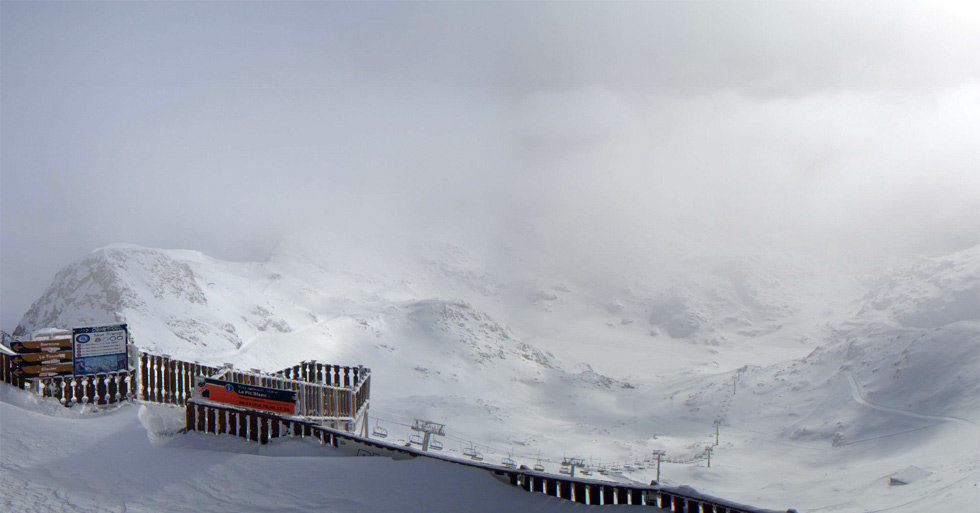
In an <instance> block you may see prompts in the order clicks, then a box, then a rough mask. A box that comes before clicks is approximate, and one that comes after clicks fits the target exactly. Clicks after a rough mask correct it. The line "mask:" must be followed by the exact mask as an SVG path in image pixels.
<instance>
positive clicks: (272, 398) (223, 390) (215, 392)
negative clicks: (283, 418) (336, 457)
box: [196, 378, 296, 415]
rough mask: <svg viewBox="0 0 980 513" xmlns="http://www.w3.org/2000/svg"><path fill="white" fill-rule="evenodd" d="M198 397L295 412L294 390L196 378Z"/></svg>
mask: <svg viewBox="0 0 980 513" xmlns="http://www.w3.org/2000/svg"><path fill="white" fill-rule="evenodd" d="M196 384H197V387H196V388H197V394H198V396H199V397H202V398H204V399H208V400H211V401H216V402H219V403H225V404H230V405H233V406H242V407H244V408H251V409H253V410H263V411H270V412H274V413H288V414H291V415H295V414H296V392H294V391H292V390H279V389H276V388H266V387H260V386H255V385H245V384H242V383H232V382H230V381H222V380H218V379H211V378H198V379H197V383H196Z"/></svg>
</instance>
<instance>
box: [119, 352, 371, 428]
mask: <svg viewBox="0 0 980 513" xmlns="http://www.w3.org/2000/svg"><path fill="white" fill-rule="evenodd" d="M138 369H139V373H140V398H141V399H142V400H143V401H147V402H156V403H162V404H175V405H178V406H184V405H186V404H187V401H189V400H190V399H191V398H192V397H193V391H194V378H195V377H196V376H204V377H212V376H214V377H219V378H220V379H222V380H224V381H230V382H232V383H242V384H247V385H256V386H261V387H268V388H276V389H279V390H291V391H294V392H296V396H297V399H298V401H299V405H298V412H297V414H298V415H299V416H302V417H306V418H307V419H309V420H312V421H317V422H326V423H329V424H330V425H331V426H332V427H335V428H341V429H344V430H348V431H349V430H353V429H354V428H355V425H357V424H360V425H361V427H362V429H363V428H366V423H365V422H364V419H365V418H366V416H367V408H368V406H369V404H370V396H371V371H370V369H367V368H364V367H341V366H337V365H325V364H321V363H317V362H303V363H301V364H299V365H295V366H293V367H289V368H286V369H283V370H280V371H277V372H274V373H263V372H260V371H258V370H254V369H253V370H250V371H244V370H239V369H235V368H233V367H230V366H225V367H211V366H207V365H201V364H199V363H197V362H185V361H181V360H176V359H173V358H171V357H170V356H168V355H154V354H150V353H147V352H145V351H141V352H140V354H139V364H138Z"/></svg>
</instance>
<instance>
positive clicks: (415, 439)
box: [408, 435, 422, 445]
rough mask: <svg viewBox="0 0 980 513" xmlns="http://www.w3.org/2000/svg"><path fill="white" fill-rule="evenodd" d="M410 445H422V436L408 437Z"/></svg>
mask: <svg viewBox="0 0 980 513" xmlns="http://www.w3.org/2000/svg"><path fill="white" fill-rule="evenodd" d="M408 443H410V444H415V445H422V435H412V436H410V437H408Z"/></svg>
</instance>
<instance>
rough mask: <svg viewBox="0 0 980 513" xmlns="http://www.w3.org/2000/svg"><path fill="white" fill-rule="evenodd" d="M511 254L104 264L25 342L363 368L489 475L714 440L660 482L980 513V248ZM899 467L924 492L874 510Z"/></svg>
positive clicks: (80, 279) (383, 250)
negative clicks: (472, 454) (813, 255)
mask: <svg viewBox="0 0 980 513" xmlns="http://www.w3.org/2000/svg"><path fill="white" fill-rule="evenodd" d="M515 247H521V246H519V245H516V244H511V245H509V246H508V245H499V246H494V245H491V244H488V243H486V242H474V241H472V240H470V239H468V238H466V237H455V238H453V237H450V238H449V239H448V241H447V240H440V239H434V240H431V241H406V242H405V243H403V244H402V245H400V246H392V245H385V246H382V245H380V243H377V242H372V241H369V240H365V239H363V238H361V239H357V240H352V239H338V238H332V239H326V240H323V239H311V238H289V239H285V240H284V241H283V242H282V244H280V246H279V247H278V248H277V250H276V251H275V252H274V253H273V254H272V256H271V257H270V258H269V260H268V261H266V262H261V263H234V262H223V261H219V260H215V259H212V258H209V257H207V256H206V255H203V254H201V253H199V252H194V251H182V250H179V251H178V250H156V249H148V248H139V247H133V246H116V247H110V248H105V249H102V250H98V251H96V252H94V253H92V254H91V255H88V256H87V257H85V258H82V259H80V260H79V261H77V262H76V263H74V264H72V265H70V266H69V267H67V268H66V269H64V270H63V271H61V272H60V273H59V274H58V276H57V277H56V278H55V281H54V283H53V284H52V286H51V287H50V288H49V290H48V291H47V292H46V293H45V294H44V295H43V296H42V297H41V298H40V299H39V300H38V301H37V302H36V303H35V304H34V305H33V306H32V308H31V310H30V311H29V312H28V313H27V315H25V317H24V319H23V320H22V322H21V324H20V326H19V327H18V331H19V332H20V333H26V332H30V331H31V330H34V329H37V328H41V327H47V326H52V325H54V326H72V325H82V324H91V323H100V322H111V321H112V320H113V319H114V318H115V316H116V315H117V313H118V314H120V315H123V316H125V318H126V320H127V322H128V323H129V324H130V325H131V327H132V332H133V334H134V336H135V339H136V342H137V344H139V345H140V346H141V347H143V348H146V349H148V350H151V351H154V352H160V353H166V354H170V355H173V356H175V357H178V358H184V359H190V360H200V361H202V362H205V363H214V364H219V363H223V362H233V363H235V364H236V365H238V366H243V367H257V368H263V369H278V368H282V367H284V366H286V365H290V364H292V363H294V362H296V361H297V360H308V359H317V360H320V361H325V362H337V363H343V364H354V365H356V364H363V365H365V366H368V367H371V368H372V369H373V370H374V376H375V379H374V381H373V391H372V398H373V401H372V418H375V419H378V422H381V423H382V424H381V425H384V426H386V427H388V428H389V429H390V430H391V432H392V434H393V436H394V437H396V438H397V437H402V438H404V439H407V436H408V434H409V432H408V430H407V429H406V428H405V427H404V426H403V424H407V423H409V422H410V421H411V419H413V418H417V417H424V418H430V419H432V420H436V421H440V422H445V423H446V424H447V425H448V430H449V432H450V435H451V437H450V438H449V439H448V440H447V441H448V442H449V443H447V444H446V445H447V450H449V451H450V452H455V453H459V452H461V450H462V449H463V448H465V447H468V446H469V444H470V443H475V444H477V445H478V446H479V447H481V450H482V451H484V452H485V453H486V455H487V460H488V461H495V460H499V459H500V458H502V457H504V456H507V455H509V454H510V455H513V456H514V458H515V459H518V460H519V461H522V462H527V463H534V462H535V461H536V459H537V458H539V457H540V458H541V459H542V460H544V461H545V462H546V464H547V465H549V466H552V467H553V466H554V462H555V461H557V460H559V459H560V458H561V457H562V456H563V455H569V454H575V455H578V456H583V457H585V458H586V459H587V460H588V459H591V460H592V461H593V463H594V464H599V462H600V461H602V462H605V464H609V463H612V462H620V463H622V462H627V463H628V462H633V461H634V460H639V459H643V458H645V457H649V455H650V451H651V450H653V449H656V448H664V449H667V450H668V453H669V454H671V455H673V456H676V457H678V458H685V457H690V456H694V455H697V454H699V453H700V452H701V451H702V450H703V448H704V447H705V445H706V444H707V443H709V442H711V441H713V431H712V429H713V428H712V424H713V422H714V421H715V420H719V421H720V422H721V426H722V427H721V428H720V430H721V432H722V433H723V436H722V444H721V445H720V446H719V447H717V448H715V455H714V456H713V460H712V468H711V469H710V470H709V469H704V468H698V467H693V466H685V465H668V466H666V467H665V469H664V479H665V480H666V481H667V482H669V483H675V484H689V485H692V486H694V487H696V488H701V489H703V490H704V491H706V492H709V493H714V494H717V495H720V496H725V497H729V498H731V499H733V500H740V501H743V502H747V503H753V504H757V505H760V506H768V507H786V506H793V507H798V508H800V511H806V510H807V509H808V508H814V509H817V508H821V507H827V506H828V505H829V504H830V503H829V502H828V499H827V497H828V496H829V495H828V494H829V493H830V491H831V490H836V489H839V488H841V487H844V488H845V489H846V490H848V491H847V492H846V493H845V495H847V498H848V499H847V501H844V502H840V501H838V502H840V504H839V505H838V506H834V507H833V508H832V509H830V510H831V511H864V510H865V509H869V508H871V507H872V505H874V506H875V507H879V505H880V504H883V503H887V504H889V505H901V504H902V503H903V501H905V502H908V501H911V500H912V499H913V498H915V497H916V496H917V495H919V496H925V495H930V494H934V493H940V492H939V491H938V490H946V492H944V493H953V495H952V497H953V498H952V499H950V500H952V501H953V502H954V503H956V504H963V505H966V506H972V505H973V504H975V502H974V501H975V500H976V497H975V494H973V495H971V494H970V493H969V492H970V487H972V486H973V485H974V484H975V483H976V482H977V481H978V479H977V472H978V469H977V464H976V462H977V460H978V448H977V447H976V444H973V445H970V443H967V446H966V448H965V450H964V447H963V446H962V443H961V440H964V439H966V440H974V441H975V440H976V439H977V436H976V434H977V421H978V416H980V414H978V397H980V385H978V376H980V362H978V353H980V327H978V321H980V306H978V304H977V301H978V299H977V298H978V297H980V290H978V287H980V276H978V269H980V256H978V255H980V254H978V248H973V249H970V250H967V251H963V252H960V253H956V254H953V255H948V256H946V257H942V258H932V259H927V258H922V259H916V260H913V261H909V262H903V263H901V264H899V265H895V266H894V267H893V268H890V269H882V270H879V271H878V272H875V273H873V274H871V275H867V276H849V275H846V274H842V273H840V272H838V271H835V270H833V269H831V268H828V267H826V266H824V265H823V264H821V263H819V262H816V261H813V260H811V259H807V258H803V257H799V256H797V255H792V254H770V255H763V254H756V253H750V252H729V253H724V254H719V253H717V252H710V251H706V250H700V251H699V250H691V251H690V253H689V254H687V255H686V256H684V257H683V258H678V259H676V260H674V261H671V262H664V263H662V264H660V265H658V266H656V267H653V268H648V267H646V266H644V265H639V264H636V263H635V262H634V263H633V264H631V265H632V267H623V266H622V265H617V266H613V268H606V269H602V268H591V269H590V271H589V272H588V273H579V272H576V270H577V269H578V267H577V266H576V265H573V263H574V262H575V258H558V259H554V258H552V259H549V258H548V255H547V254H546V253H542V252H526V251H517V250H515V249H513V248H515ZM662 257H663V255H659V257H658V256H657V255H652V257H651V258H654V259H655V258H662ZM651 261H653V260H651ZM709 432H711V433H710V434H709ZM654 436H655V438H654ZM964 436H965V438H964ZM774 449H778V450H776V451H775V452H774ZM760 460H764V461H767V462H769V463H766V464H764V465H760V464H759V461H760ZM899 460H901V461H909V462H911V463H914V465H915V466H917V468H921V469H925V471H927V472H929V476H930V477H929V478H927V479H924V480H923V481H922V482H921V484H919V485H916V486H917V487H918V488H917V487H916V486H909V487H906V488H904V489H880V488H879V487H878V484H877V483H878V481H877V479H879V478H880V477H881V476H887V475H889V474H890V473H893V472H898V471H900V470H902V469H903V468H905V467H907V466H908V464H906V465H904V466H898V461H899ZM792 462H796V463H797V464H796V465H793V464H792ZM800 463H803V464H804V468H799V464H800ZM651 471H652V469H646V470H644V471H637V472H634V473H633V474H631V477H632V478H634V479H637V480H640V481H647V480H649V479H651V478H652V477H651ZM831 476H832V477H831ZM815 483H816V484H815ZM844 483H846V486H845V485H844ZM951 483H959V484H956V485H953V484H951ZM949 486H952V488H946V487H949ZM881 490H885V492H882V491H881ZM882 501H884V502H882ZM834 504H837V502H835V503H834ZM909 507H910V508H911V506H909ZM908 511H914V509H908Z"/></svg>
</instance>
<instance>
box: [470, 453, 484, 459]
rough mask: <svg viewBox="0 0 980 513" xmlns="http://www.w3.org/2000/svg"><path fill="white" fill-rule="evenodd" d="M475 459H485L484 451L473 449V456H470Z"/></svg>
mask: <svg viewBox="0 0 980 513" xmlns="http://www.w3.org/2000/svg"><path fill="white" fill-rule="evenodd" d="M470 459H471V460H473V461H483V453H481V452H479V451H473V456H470Z"/></svg>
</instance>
